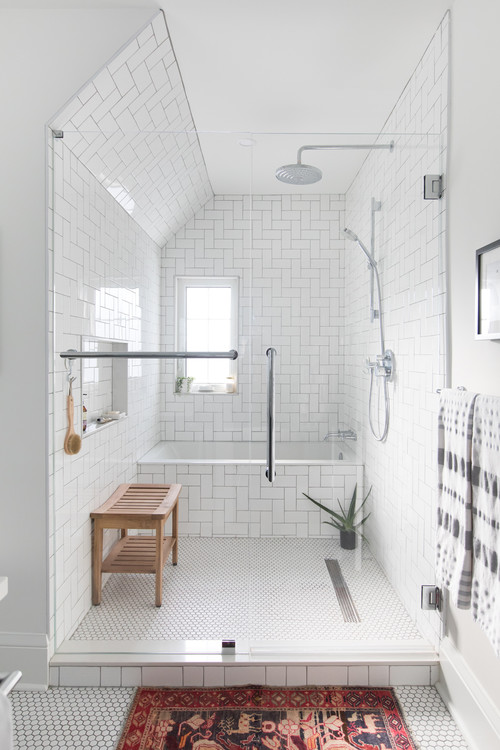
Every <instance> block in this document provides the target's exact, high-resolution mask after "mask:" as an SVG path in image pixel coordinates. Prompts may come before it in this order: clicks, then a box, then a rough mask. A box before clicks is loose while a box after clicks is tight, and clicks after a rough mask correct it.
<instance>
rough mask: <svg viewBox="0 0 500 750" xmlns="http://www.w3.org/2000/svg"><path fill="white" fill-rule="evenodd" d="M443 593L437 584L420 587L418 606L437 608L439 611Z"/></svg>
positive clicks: (426, 608)
mask: <svg viewBox="0 0 500 750" xmlns="http://www.w3.org/2000/svg"><path fill="white" fill-rule="evenodd" d="M442 603H443V594H442V592H441V589H440V588H438V586H421V587H420V607H421V609H425V610H438V611H439V612H441V608H442Z"/></svg>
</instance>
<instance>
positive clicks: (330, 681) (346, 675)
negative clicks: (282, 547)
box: [50, 662, 432, 687]
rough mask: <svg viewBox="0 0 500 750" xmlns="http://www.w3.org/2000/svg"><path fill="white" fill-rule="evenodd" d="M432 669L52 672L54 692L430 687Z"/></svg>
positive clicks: (204, 667) (237, 667)
mask: <svg viewBox="0 0 500 750" xmlns="http://www.w3.org/2000/svg"><path fill="white" fill-rule="evenodd" d="M431 669H432V666H431V665H429V664H426V665H422V664H420V665H415V664H413V665H412V664H407V665H401V664H398V665H389V664H381V665H373V664H354V665H342V664H323V665H318V664H293V663H289V664H267V665H266V664H232V665H229V666H226V665H222V664H218V665H214V664H207V663H201V662H200V663H198V664H190V665H184V666H157V665H144V666H137V667H128V666H120V667H118V666H117V667H109V666H101V667H99V666H93V667H83V666H76V665H72V666H61V667H51V670H50V685H51V687H99V686H100V687H114V686H116V687H120V686H121V687H140V686H141V685H142V686H151V687H225V686H226V687H230V686H235V685H248V684H253V685H273V686H288V687H290V686H297V687H298V686H300V685H343V686H347V685H352V686H359V685H370V686H372V687H388V686H398V685H426V686H430V685H431V684H432V682H431Z"/></svg>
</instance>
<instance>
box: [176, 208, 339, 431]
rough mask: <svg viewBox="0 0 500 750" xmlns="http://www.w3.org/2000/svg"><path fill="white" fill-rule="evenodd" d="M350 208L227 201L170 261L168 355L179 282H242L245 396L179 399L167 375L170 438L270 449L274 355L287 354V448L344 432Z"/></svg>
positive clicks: (283, 359)
mask: <svg viewBox="0 0 500 750" xmlns="http://www.w3.org/2000/svg"><path fill="white" fill-rule="evenodd" d="M343 219H344V199H343V196H339V195H300V194H299V195H293V196H286V195H263V196H258V195H254V196H243V195H227V196H226V195H221V196H215V197H214V198H212V199H211V200H209V201H208V202H207V203H206V204H205V206H203V208H202V209H200V210H199V211H198V212H197V213H196V215H195V216H194V217H193V218H192V219H191V220H190V221H188V222H187V224H186V225H185V226H184V227H183V228H182V229H181V230H180V231H179V232H178V233H177V234H176V235H175V237H174V238H172V239H171V240H170V241H169V242H168V243H167V245H166V246H165V248H164V250H163V253H162V348H164V349H165V350H170V349H174V346H175V278H176V276H232V277H234V276H237V277H239V279H240V292H239V295H240V321H239V326H240V333H239V341H238V349H239V352H240V357H239V359H238V392H237V393H235V394H230V395H225V396H224V395H222V396H219V395H217V396H208V395H202V394H192V395H186V396H184V395H183V396H174V395H173V390H174V388H173V386H174V379H175V368H174V366H173V365H172V364H167V365H166V366H165V370H164V374H163V375H162V393H163V398H164V405H163V408H162V439H164V440H265V437H266V435H265V429H266V427H265V425H266V419H265V409H266V366H267V360H266V356H265V352H266V350H267V348H268V347H269V346H274V347H275V348H276V349H277V352H278V356H277V357H276V371H277V377H278V378H279V388H278V389H277V392H276V439H277V440H282V441H290V440H293V441H297V440H306V441H311V440H312V441H314V440H321V439H322V438H323V436H324V435H325V434H326V433H327V432H328V431H329V430H334V429H338V428H339V427H342V426H343V425H344V414H343V408H342V405H343V400H344V397H343V392H344V381H343V367H342V366H343V347H344V334H343V305H344V298H343V287H344V280H343V276H344V253H343V247H344V240H343V239H341V235H340V231H341V228H342V227H343V226H344V224H343Z"/></svg>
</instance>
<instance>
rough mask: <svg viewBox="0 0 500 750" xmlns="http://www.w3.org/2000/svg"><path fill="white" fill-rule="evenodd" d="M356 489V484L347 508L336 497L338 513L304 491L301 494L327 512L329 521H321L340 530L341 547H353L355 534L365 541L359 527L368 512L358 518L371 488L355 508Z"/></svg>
mask: <svg viewBox="0 0 500 750" xmlns="http://www.w3.org/2000/svg"><path fill="white" fill-rule="evenodd" d="M357 491H358V485H356V486H355V487H354V492H353V493H352V497H351V500H350V502H349V506H348V508H347V510H346V509H345V508H343V507H342V505H341V504H340V500H339V499H338V498H337V503H338V505H339V509H340V513H337V512H335V511H334V510H331V509H330V508H327V507H326V505H323V504H322V503H320V502H318V500H314V499H313V498H312V497H310V496H309V495H308V494H307V493H306V492H303V493H302V494H303V495H305V497H307V499H308V500H310V501H311V502H312V503H314V505H317V506H318V508H321V510H324V511H325V513H328V515H329V516H330V518H331V521H323V523H327V524H328V525H329V526H333V527H334V528H336V529H338V530H339V531H340V546H341V547H342V549H355V548H356V537H357V536H360V537H361V538H362V539H364V540H365V541H366V537H365V535H364V534H363V532H362V530H361V529H362V528H363V524H364V523H365V521H367V519H368V518H369V516H370V513H368V514H367V515H366V516H362V517H361V518H359V514H360V513H362V510H363V507H364V505H365V503H366V501H367V500H368V498H369V496H370V492H371V491H372V488H371V487H370V489H369V490H368V494H367V495H366V497H365V498H364V500H363V502H362V503H361V505H360V506H359V507H358V508H357V509H356V496H357Z"/></svg>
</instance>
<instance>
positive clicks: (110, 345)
mask: <svg viewBox="0 0 500 750" xmlns="http://www.w3.org/2000/svg"><path fill="white" fill-rule="evenodd" d="M130 294H131V296H132V297H133V296H134V293H133V292H132V291H131V292H130ZM127 349H128V346H127V344H124V343H122V342H119V341H107V340H105V339H96V338H89V337H86V336H82V345H81V351H88V352H117V353H125V352H126V351H127ZM81 384H82V437H88V436H89V435H91V434H92V433H93V432H95V431H96V430H102V429H103V427H104V425H99V424H98V423H97V421H96V420H97V419H98V418H99V417H102V415H103V414H107V413H108V412H110V411H119V412H120V413H121V414H123V415H126V414H127V411H128V362H127V360H126V359H118V358H117V359H104V358H103V359H101V358H95V359H82V360H81ZM83 404H85V407H86V409H87V411H86V413H85V415H84V414H83ZM84 417H85V422H86V425H85V429H84V425H83V421H84Z"/></svg>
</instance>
